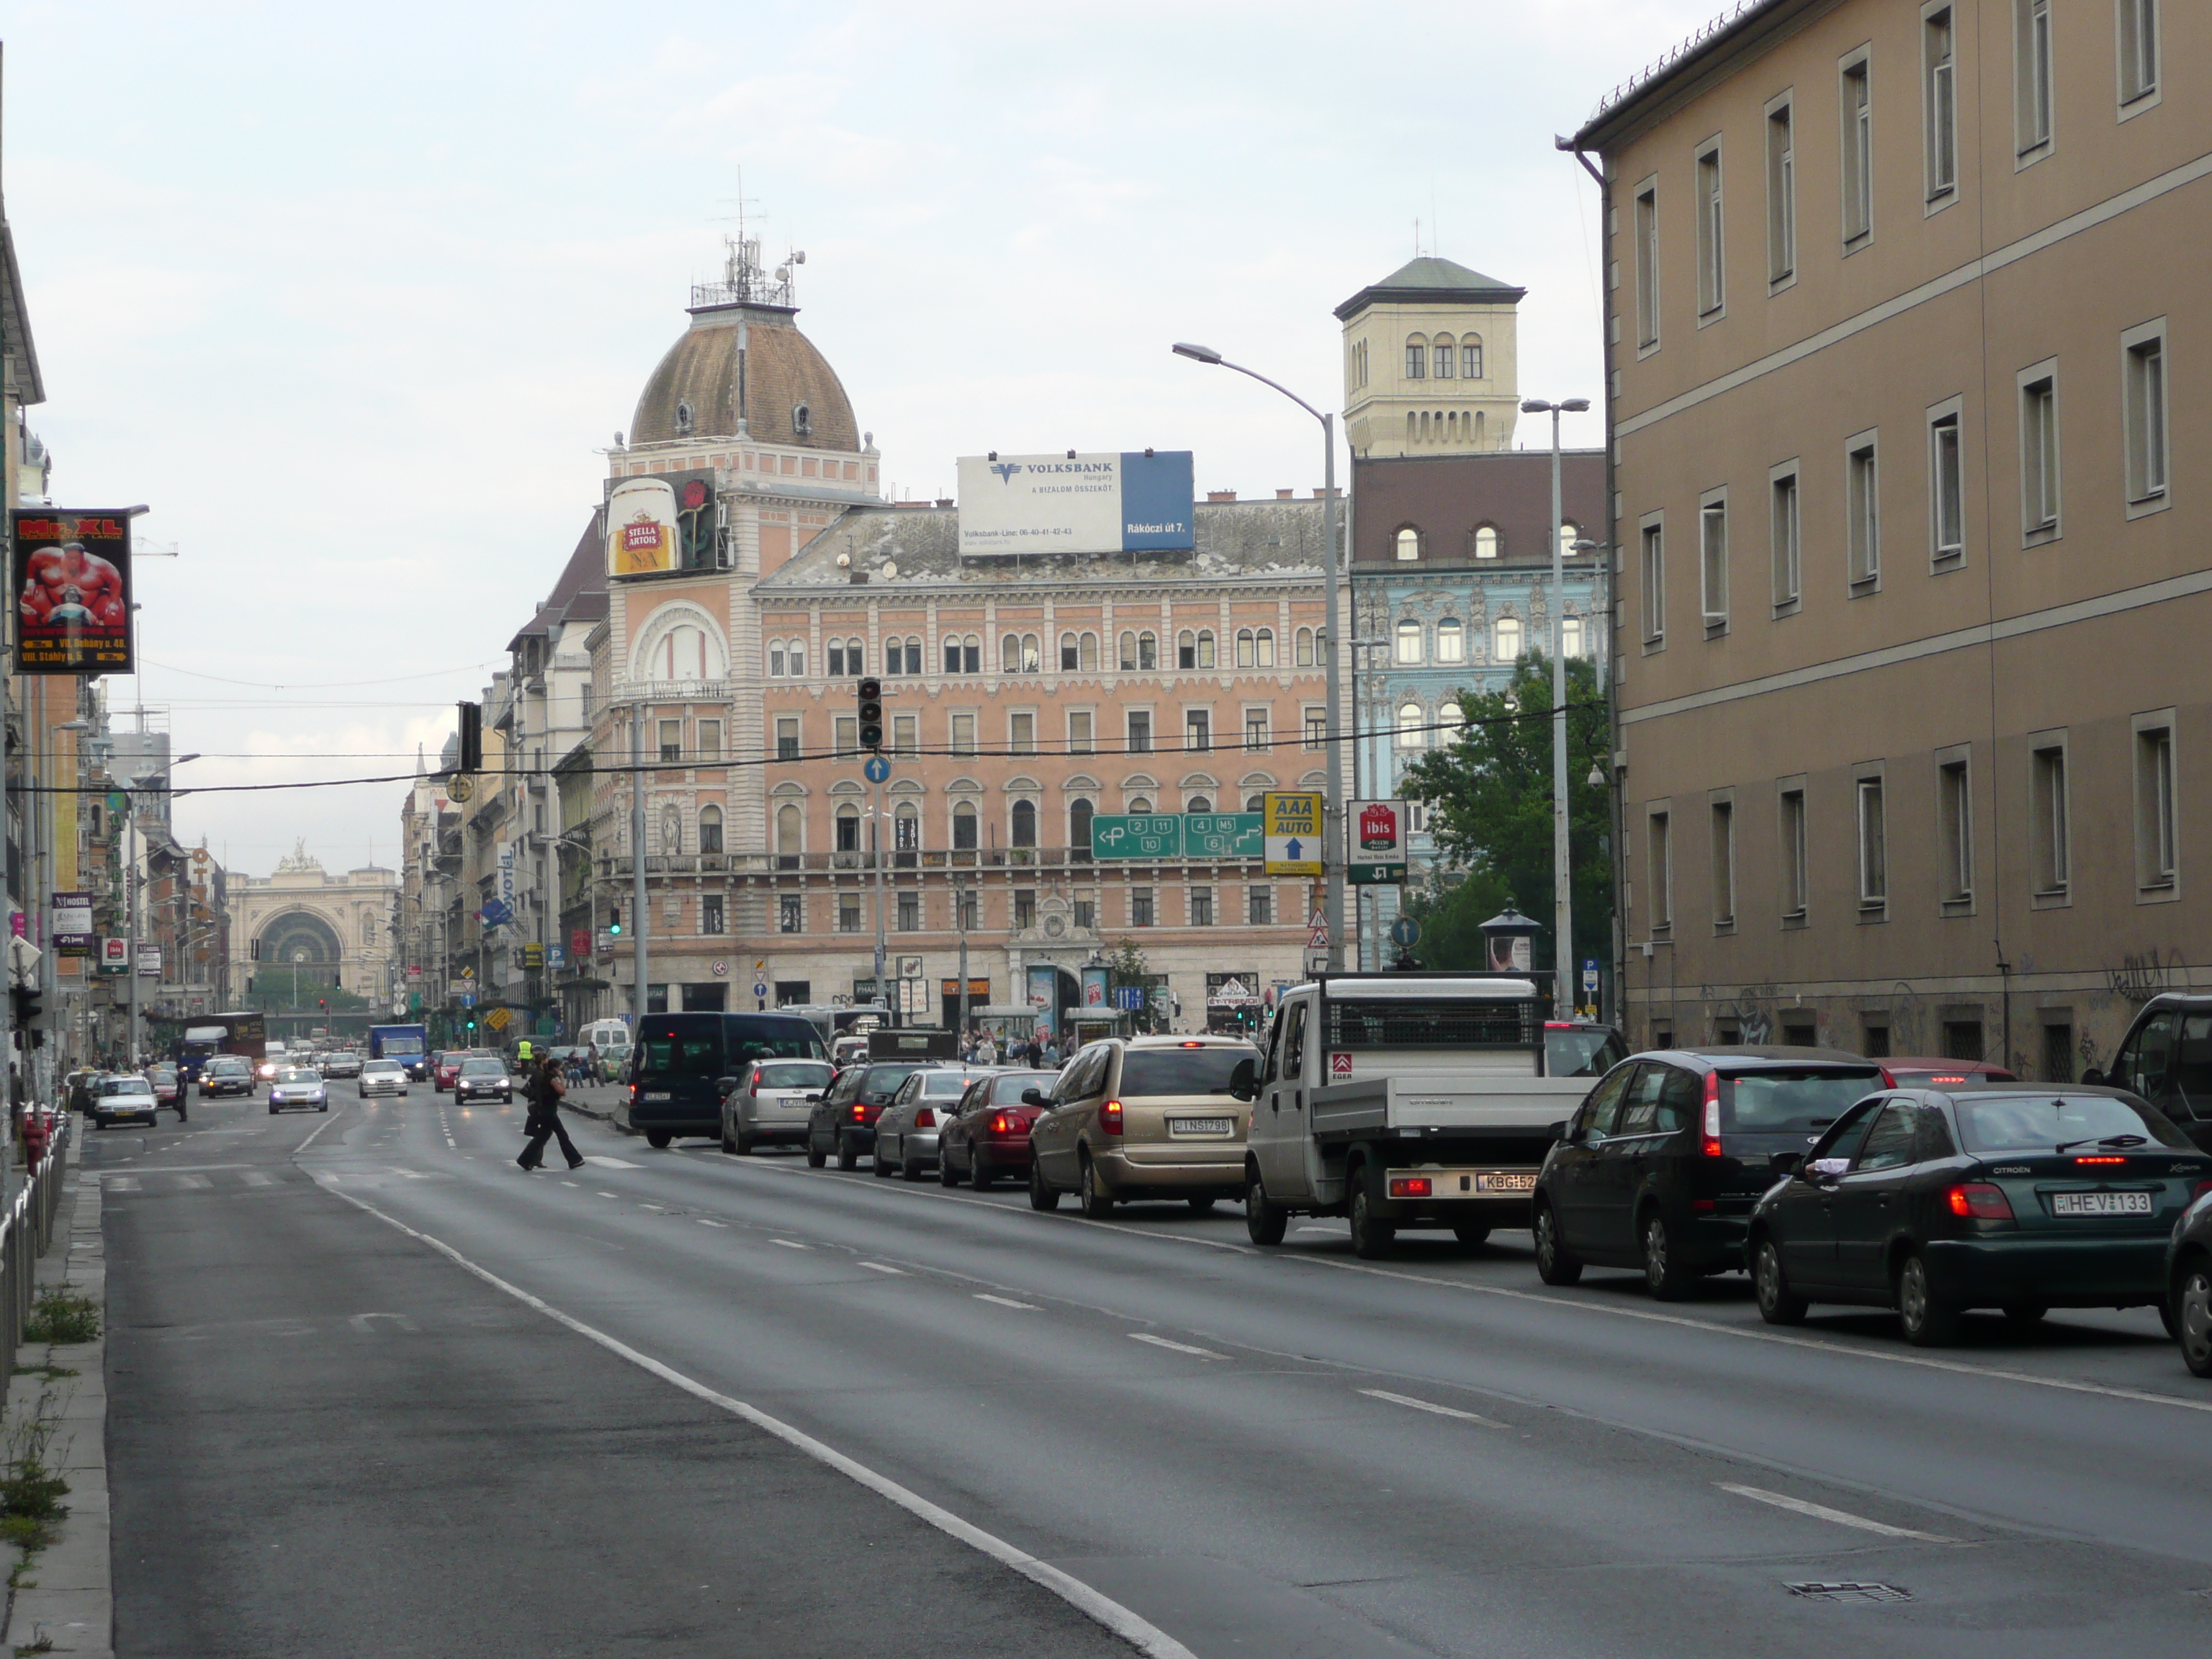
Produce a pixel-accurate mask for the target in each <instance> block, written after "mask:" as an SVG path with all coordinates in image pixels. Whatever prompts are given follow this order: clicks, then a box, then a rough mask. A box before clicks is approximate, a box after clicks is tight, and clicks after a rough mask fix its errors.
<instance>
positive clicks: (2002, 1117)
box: [1957, 1095, 2195, 1152]
mask: <svg viewBox="0 0 2212 1659" xmlns="http://www.w3.org/2000/svg"><path fill="white" fill-rule="evenodd" d="M1957 1106H1958V1111H1959V1129H1960V1133H1961V1134H1962V1135H1963V1136H1964V1137H1965V1139H1966V1150H1967V1151H1968V1152H2054V1151H2056V1150H2057V1148H2059V1147H2061V1146H2068V1145H2069V1143H2072V1142H2076V1141H2080V1142H2086V1143H2087V1145H2085V1146H2083V1147H2082V1148H2081V1150H2082V1151H2085V1152H2087V1151H2092V1150H2093V1149H2094V1146H2095V1144H2096V1143H2097V1142H2098V1141H2100V1140H2105V1139H2109V1138H2112V1137H2113V1136H2118V1135H2140V1136H2142V1138H2143V1139H2145V1140H2146V1141H2148V1142H2149V1143H2150V1144H2152V1145H2153V1146H2175V1147H2179V1148H2182V1149H2183V1150H2185V1151H2194V1150H2195V1147H2194V1145H2193V1144H2192V1143H2191V1140H2190V1139H2189V1137H2188V1136H2186V1135H2185V1134H2183V1133H2181V1131H2180V1130H2179V1129H2177V1128H2175V1127H2173V1125H2172V1124H2171V1123H2169V1122H2168V1121H2166V1117H2165V1115H2163V1114H2162V1113H2160V1112H2156V1111H2154V1110H2152V1109H2149V1108H2148V1107H2144V1106H2138V1105H2136V1103H2134V1102H2133V1101H2130V1100H2119V1099H2115V1098H2114V1097H2112V1096H2110V1095H2064V1096H2056V1097H2054V1096H2051V1095H2008V1096H2002V1097H1998V1098H1997V1099H1995V1100H1976V1099H1972V1098H1966V1099H1961V1100H1959V1101H1958V1102H1957Z"/></svg>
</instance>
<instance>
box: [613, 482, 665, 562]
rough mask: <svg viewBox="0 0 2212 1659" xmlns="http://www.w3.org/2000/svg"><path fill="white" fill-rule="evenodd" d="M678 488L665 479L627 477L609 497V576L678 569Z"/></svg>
mask: <svg viewBox="0 0 2212 1659" xmlns="http://www.w3.org/2000/svg"><path fill="white" fill-rule="evenodd" d="M676 534H677V524H676V489H675V486H674V485H672V484H671V483H668V482H667V481H666V480H665V479H663V478H625V479H623V481H622V482H621V483H618V484H617V485H616V486H615V487H614V491H613V493H612V494H611V495H609V496H608V497H607V574H609V575H610V576H652V575H658V574H659V573H660V572H662V571H664V570H673V569H675V568H676V546H677V541H676Z"/></svg>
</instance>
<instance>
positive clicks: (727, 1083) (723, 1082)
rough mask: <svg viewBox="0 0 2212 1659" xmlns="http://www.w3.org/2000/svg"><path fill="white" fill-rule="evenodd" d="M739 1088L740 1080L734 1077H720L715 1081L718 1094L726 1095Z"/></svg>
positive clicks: (715, 1089)
mask: <svg viewBox="0 0 2212 1659" xmlns="http://www.w3.org/2000/svg"><path fill="white" fill-rule="evenodd" d="M737 1086H738V1080H737V1079H735V1078H733V1077H718V1078H716V1079H714V1091H715V1092H716V1093H717V1094H724V1095H726V1094H727V1093H729V1092H730V1091H731V1090H732V1089H734V1088H736V1087H737Z"/></svg>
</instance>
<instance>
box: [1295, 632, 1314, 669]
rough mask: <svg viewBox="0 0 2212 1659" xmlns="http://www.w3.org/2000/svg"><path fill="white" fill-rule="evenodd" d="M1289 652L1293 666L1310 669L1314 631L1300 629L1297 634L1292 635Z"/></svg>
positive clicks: (1312, 657) (1312, 661) (1312, 662)
mask: <svg viewBox="0 0 2212 1659" xmlns="http://www.w3.org/2000/svg"><path fill="white" fill-rule="evenodd" d="M1291 652H1292V659H1293V665H1294V666H1296V667H1299V668H1311V667H1312V666H1313V665H1314V631H1313V629H1310V628H1301V629H1298V631H1297V634H1295V635H1292V637H1291Z"/></svg>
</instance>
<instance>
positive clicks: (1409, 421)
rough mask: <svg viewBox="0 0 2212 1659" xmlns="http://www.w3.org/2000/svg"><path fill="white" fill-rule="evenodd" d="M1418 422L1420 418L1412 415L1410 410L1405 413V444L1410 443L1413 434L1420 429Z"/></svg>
mask: <svg viewBox="0 0 2212 1659" xmlns="http://www.w3.org/2000/svg"><path fill="white" fill-rule="evenodd" d="M1420 420H1421V417H1420V416H1418V415H1416V414H1414V413H1413V410H1410V409H1409V410H1407V411H1406V441H1407V443H1412V442H1413V438H1414V435H1415V434H1416V433H1418V432H1419V430H1420V429H1421V428H1420Z"/></svg>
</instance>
